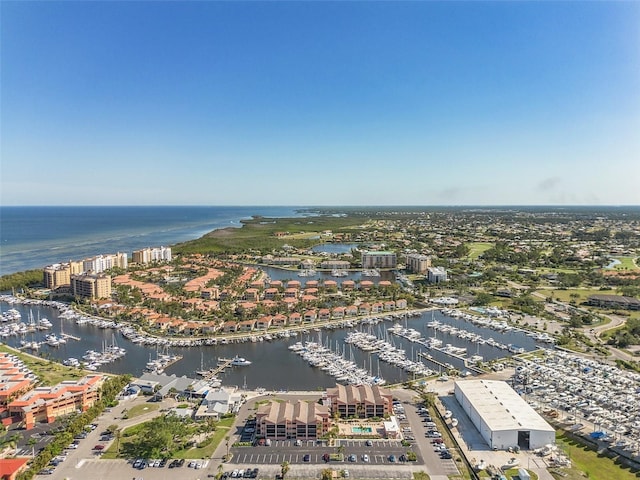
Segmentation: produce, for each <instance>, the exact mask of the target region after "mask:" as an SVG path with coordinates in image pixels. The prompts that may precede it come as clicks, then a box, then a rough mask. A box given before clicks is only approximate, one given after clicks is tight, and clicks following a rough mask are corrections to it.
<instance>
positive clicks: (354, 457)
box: [349, 454, 358, 462]
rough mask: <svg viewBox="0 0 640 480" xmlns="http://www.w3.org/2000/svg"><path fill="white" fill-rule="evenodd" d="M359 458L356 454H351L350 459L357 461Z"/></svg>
mask: <svg viewBox="0 0 640 480" xmlns="http://www.w3.org/2000/svg"><path fill="white" fill-rule="evenodd" d="M357 460H358V457H356V456H355V455H354V454H351V455H349V461H350V462H355V461H357Z"/></svg>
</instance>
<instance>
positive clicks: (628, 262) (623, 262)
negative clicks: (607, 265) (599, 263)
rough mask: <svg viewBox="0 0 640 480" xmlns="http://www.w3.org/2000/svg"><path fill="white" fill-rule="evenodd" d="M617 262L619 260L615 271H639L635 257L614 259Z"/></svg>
mask: <svg viewBox="0 0 640 480" xmlns="http://www.w3.org/2000/svg"><path fill="white" fill-rule="evenodd" d="M613 258H614V259H615V260H618V261H619V262H620V263H618V264H617V265H616V266H615V267H613V268H614V269H615V270H631V271H633V270H639V269H640V268H638V266H637V265H636V264H635V262H634V261H633V260H634V257H613Z"/></svg>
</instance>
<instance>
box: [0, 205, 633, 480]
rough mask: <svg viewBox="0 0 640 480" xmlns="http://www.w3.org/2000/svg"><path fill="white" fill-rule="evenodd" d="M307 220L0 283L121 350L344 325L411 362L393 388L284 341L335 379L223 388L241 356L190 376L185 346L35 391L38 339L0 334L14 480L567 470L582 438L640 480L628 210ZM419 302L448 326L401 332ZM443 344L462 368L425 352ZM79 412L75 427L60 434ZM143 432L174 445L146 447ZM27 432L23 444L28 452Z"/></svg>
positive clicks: (572, 474)
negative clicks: (114, 386)
mask: <svg viewBox="0 0 640 480" xmlns="http://www.w3.org/2000/svg"><path fill="white" fill-rule="evenodd" d="M312 213H313V215H310V216H308V217H302V218H289V219H268V220H266V219H263V218H260V217H255V218H253V219H251V220H248V221H246V222H244V226H243V227H242V228H241V229H223V230H218V231H214V232H211V233H210V234H207V235H205V236H204V237H202V238H200V239H196V240H193V241H191V242H186V243H183V244H178V245H171V246H149V247H148V248H144V249H140V250H136V251H133V252H131V254H129V252H105V253H103V254H101V255H97V256H94V257H91V258H85V259H78V260H68V259H60V262H59V263H56V264H52V265H47V266H43V269H42V271H41V272H39V278H38V280H37V281H35V280H33V279H31V280H29V281H24V278H25V277H24V276H20V275H13V276H12V275H8V276H6V277H4V278H3V282H4V283H3V284H4V285H10V286H11V288H12V293H11V294H10V295H9V294H8V293H7V294H5V295H4V296H3V297H2V299H3V300H4V301H5V302H7V303H8V304H12V303H15V304H21V303H25V304H31V305H47V306H50V307H51V308H56V309H58V311H59V312H60V316H61V318H64V319H66V320H68V321H73V320H76V321H78V320H79V319H82V321H91V322H94V323H95V324H98V323H101V325H102V327H103V328H113V329H116V330H119V331H120V333H121V334H122V335H123V336H124V337H125V338H126V339H127V341H130V342H134V343H138V344H142V345H152V346H153V345H156V346H180V347H189V346H215V345H226V344H232V343H234V342H254V343H259V342H263V341H265V340H267V341H268V340H275V341H284V340H285V339H289V338H290V337H291V336H295V335H298V334H300V333H301V332H313V331H318V332H320V331H321V330H322V329H325V328H327V329H329V328H330V329H335V328H338V329H345V330H352V332H351V333H350V334H349V335H348V336H347V337H345V340H344V342H345V343H350V344H353V345H354V346H355V347H356V348H358V349H360V350H362V351H364V352H371V353H370V354H371V355H373V354H375V355H377V357H378V358H379V359H382V360H383V361H385V362H387V363H389V364H391V365H395V366H397V367H398V368H403V369H405V370H406V371H407V372H409V373H410V376H407V380H406V381H404V382H400V383H398V384H396V385H388V384H386V382H385V381H384V379H383V378H381V377H380V376H379V375H376V374H375V372H374V371H373V370H374V369H373V368H367V366H366V365H365V366H364V368H363V366H362V365H357V364H356V362H350V361H349V359H348V358H346V355H345V350H344V348H343V350H342V355H340V351H339V349H338V353H337V354H336V352H334V351H332V350H331V349H329V348H327V347H326V346H324V345H322V344H320V343H319V342H313V341H310V340H307V341H306V342H305V341H299V342H296V343H293V344H291V345H290V346H289V350H291V351H292V352H291V353H292V355H295V354H297V355H299V356H301V357H302V358H304V359H305V360H306V361H307V362H308V363H309V365H310V368H318V369H321V370H323V371H325V372H326V373H327V374H328V375H331V376H333V377H334V378H335V387H331V388H327V389H325V390H324V391H323V392H309V391H304V392H269V391H264V390H263V389H261V390H258V391H250V390H245V389H242V388H241V387H237V386H235V387H231V386H227V385H224V386H223V385H222V383H223V382H221V381H220V379H219V378H218V377H217V375H218V373H219V372H221V371H223V370H224V369H225V368H227V367H230V366H233V365H235V366H238V367H239V368H242V366H249V365H250V364H251V361H249V360H247V359H244V358H241V357H240V356H236V357H232V358H227V359H225V358H220V359H219V365H218V367H216V368H213V369H211V370H206V371H199V372H198V373H197V376H200V377H201V378H196V376H194V378H189V377H176V376H171V375H167V374H165V373H164V368H165V367H166V365H167V364H169V363H171V362H176V361H180V358H178V357H173V358H169V356H168V355H167V356H166V357H167V358H166V359H164V362H165V363H162V362H161V361H159V360H160V359H158V362H159V363H154V364H153V365H151V364H152V363H153V362H151V361H150V364H149V365H148V368H147V373H145V374H144V375H142V376H140V377H138V378H131V377H111V376H109V375H104V374H100V373H99V372H91V371H90V370H91V368H89V371H88V370H87V368H88V367H89V366H90V365H92V364H89V363H88V362H78V364H77V365H71V366H70V367H69V368H68V370H65V371H66V372H67V374H66V375H69V376H68V377H64V375H63V377H62V380H61V381H60V382H57V383H53V382H52V380H44V383H43V378H41V376H43V375H44V376H46V372H43V371H42V370H39V371H38V372H37V373H35V370H34V369H35V368H36V367H37V365H39V363H40V362H42V361H43V360H42V359H41V358H39V355H40V354H39V352H38V348H37V346H34V347H33V349H32V353H33V355H26V354H25V353H24V352H25V351H26V350H29V349H30V348H31V347H30V346H29V345H27V343H32V342H24V348H18V349H17V350H14V349H10V348H9V347H6V349H4V348H5V347H4V346H3V349H4V350H2V352H4V353H0V376H1V377H2V379H3V380H2V382H3V385H4V386H3V389H2V392H0V393H1V395H0V407H1V409H2V413H1V417H2V423H3V425H4V426H5V429H6V434H5V440H4V441H5V444H6V445H9V444H10V443H11V442H13V443H14V444H21V445H22V448H23V449H22V450H20V448H19V447H18V445H16V446H15V449H14V450H12V451H11V452H13V457H12V455H11V454H10V453H8V454H7V455H6V457H7V458H11V459H12V462H8V463H7V462H5V463H6V468H14V467H15V468H14V470H13V473H12V475H17V476H13V477H10V478H33V477H34V476H35V475H36V474H37V475H54V478H67V477H69V478H72V475H71V473H73V470H72V469H71V467H67V466H66V465H68V462H69V460H67V457H74V458H76V460H79V459H81V458H85V459H86V458H89V459H92V460H91V462H89V463H88V464H87V466H83V467H82V468H87V469H88V470H86V472H87V475H88V476H85V478H94V477H95V478H98V476H99V474H98V473H97V472H99V471H100V468H101V467H100V465H103V464H104V462H116V463H113V465H114V467H113V468H117V469H119V470H118V472H120V473H119V474H118V475H121V477H122V478H123V476H124V475H125V474H126V475H129V476H131V474H130V473H129V472H130V471H131V469H132V468H133V469H134V471H137V470H143V469H145V473H144V476H145V478H147V477H149V478H172V477H171V476H170V475H169V474H168V473H167V474H164V473H162V472H164V471H166V472H169V469H175V468H180V469H181V477H182V476H184V478H194V479H195V478H200V476H202V475H201V474H199V473H198V472H199V471H206V472H210V474H209V475H208V476H209V477H214V476H215V477H217V478H220V479H221V478H273V477H274V476H277V477H280V478H285V477H286V478H327V479H328V478H336V477H343V478H349V477H350V478H383V477H385V478H427V477H421V476H420V475H421V474H428V475H430V476H432V477H433V475H443V476H454V477H456V476H458V475H462V476H463V477H464V478H481V477H487V476H489V477H492V478H507V477H512V478H515V477H518V478H520V479H527V478H546V479H550V478H557V479H560V478H566V477H567V476H569V477H568V478H571V479H572V478H579V476H580V475H583V473H584V471H585V469H586V468H588V467H586V466H585V465H589V462H596V459H582V458H572V456H571V455H570V450H569V449H568V448H566V444H569V443H570V442H576V441H577V442H579V443H580V444H582V445H586V446H587V449H589V448H593V449H595V452H598V451H602V449H604V450H605V451H607V452H608V456H609V457H611V458H613V459H614V460H615V461H617V462H618V463H621V464H623V465H627V466H628V467H629V468H630V469H631V470H623V469H622V468H619V467H618V468H619V471H620V475H625V474H626V473H629V472H634V471H635V472H637V471H638V467H639V465H640V457H639V453H640V408H639V407H638V405H639V402H638V401H637V395H638V392H640V362H639V361H638V358H639V357H638V356H639V355H640V215H639V214H638V212H637V210H635V211H634V210H629V211H628V210H624V209H622V210H620V211H617V210H611V211H608V212H599V211H597V210H594V211H592V210H589V209H586V208H585V209H571V210H566V211H565V210H562V209H553V208H549V209H544V208H528V209H527V208H523V209H517V208H512V209H480V208H461V209H444V208H443V209H431V210H420V209H417V208H407V209H405V210H403V209H399V208H397V209H387V210H383V209H380V210H374V209H357V208H352V209H343V210H338V209H335V210H334V209H324V210H322V209H321V210H315V211H313V212H312ZM429 311H433V312H435V311H437V312H438V314H439V315H444V316H445V317H446V318H449V319H452V322H453V323H451V324H443V323H442V322H439V321H436V320H435V319H433V318H432V319H431V321H430V322H429V323H426V322H425V323H424V329H423V330H416V329H412V328H409V327H410V326H411V325H410V322H411V320H410V319H411V318H414V317H416V316H421V315H426V313H425V312H429ZM422 318H423V319H424V318H425V317H422ZM2 321H3V324H4V325H5V327H6V332H7V337H8V336H10V335H14V334H18V333H16V332H18V327H17V325H19V323H20V313H19V312H18V311H17V310H15V309H9V310H6V309H4V308H3V312H2ZM379 322H382V323H379ZM384 322H390V323H389V324H388V326H384V332H385V333H384V335H381V333H380V332H382V328H381V327H378V332H379V333H378V334H377V335H376V331H375V330H374V329H373V328H370V327H369V328H365V326H367V325H368V326H372V325H378V324H380V325H384ZM456 322H457V323H456ZM8 325H16V327H15V328H13V329H12V328H9V327H8ZM392 325H393V326H392ZM471 325H473V326H474V327H473V328H477V329H480V330H472V329H471ZM5 327H3V328H5ZM427 327H428V328H429V329H431V331H433V332H434V335H433V336H431V337H429V334H428V333H425V330H427ZM25 328H29V327H28V325H27V326H25ZM33 328H34V329H35V328H37V326H34V327H33ZM44 328H46V327H44ZM484 328H486V329H487V331H495V332H502V333H504V332H514V334H516V333H517V334H518V335H521V336H522V338H525V337H527V338H531V339H533V340H535V342H536V345H537V347H536V348H535V349H532V350H531V349H530V350H527V351H525V349H524V348H521V347H519V346H517V345H511V344H510V345H506V342H505V344H504V345H503V344H500V342H497V341H496V340H495V339H494V338H488V334H484V333H483V331H482V329H484ZM28 331H33V330H25V332H28ZM3 332H4V330H3ZM437 332H440V335H443V334H445V333H446V334H448V335H452V336H453V335H454V334H455V335H457V337H458V338H461V339H463V340H464V341H465V342H468V344H469V345H476V346H478V348H479V345H485V344H486V345H489V346H491V347H495V348H503V349H504V355H503V358H500V359H497V360H495V359H494V360H486V359H484V358H483V357H482V356H481V355H475V356H472V355H471V353H472V352H469V355H467V347H466V346H464V347H461V346H459V345H458V346H456V345H455V344H454V345H451V344H448V345H446V346H445V345H443V344H442V340H441V339H438V338H436V337H437ZM478 332H480V333H478ZM495 335H497V334H495ZM495 335H494V336H495ZM3 336H4V333H3ZM389 336H393V337H394V338H402V339H404V340H403V341H406V342H411V344H412V345H415V346H416V347H420V348H423V353H422V354H421V355H422V357H420V356H419V355H418V356H416V355H414V356H411V355H408V354H407V352H406V350H407V349H406V348H404V349H403V348H400V347H396V346H395V345H394V344H393V341H389V339H388V338H389ZM438 341H439V343H438ZM114 343H115V342H114ZM465 345H467V344H465ZM266 346H267V343H266V342H265V343H264V348H267V347H266ZM412 349H413V347H412ZM436 351H437V352H441V353H443V354H445V355H449V356H450V358H452V359H454V360H455V359H457V360H459V361H460V362H462V364H463V365H464V366H465V367H466V368H461V367H459V366H457V365H458V364H456V365H452V364H450V363H449V362H445V361H441V360H437V359H435V358H433V357H431V355H430V354H429V353H428V352H436ZM122 354H124V352H123V353H122ZM420 358H422V359H423V360H424V362H423V361H421V360H420ZM377 361H378V362H379V361H380V360H377ZM370 363H371V360H370ZM97 365H98V368H99V362H98V363H97ZM59 367H60V368H66V367H62V366H59ZM440 367H442V368H440ZM56 368H57V367H56ZM274 368H284V366H282V365H274ZM467 377H469V378H467ZM107 379H108V380H107ZM113 379H118V380H117V381H118V382H120V383H118V392H117V395H115V394H114V395H113V398H109V399H108V401H107V400H106V398H105V397H104V388H105V387H104V385H105V384H108V382H114V381H115V380H113ZM105 382H107V383H105ZM612 392H615V395H612V394H611V393H612ZM274 397H275V398H274ZM149 405H152V406H151V407H150V406H149ZM158 405H159V406H161V407H162V408H161V409H158V410H157V411H156V408H158V407H157V406H158ZM142 408H147V409H149V410H148V411H147V410H145V411H144V412H145V413H142V412H143V411H142V410H140V413H139V415H142V416H141V419H142V420H144V421H142V420H141V421H140V423H138V422H133V421H132V418H133V417H134V416H135V415H133V416H132V415H131V412H132V411H137V410H139V409H142ZM107 410H108V411H107ZM160 410H162V411H163V413H162V414H161V412H160ZM127 412H129V413H127ZM76 415H81V416H83V422H84V423H82V422H80V423H82V425H80V426H79V427H77V426H74V427H71V426H70V425H76V423H73V422H71V421H70V420H69V418H73V417H74V416H76ZM89 416H90V417H91V418H89ZM99 416H102V418H108V420H106V419H105V420H102V421H101V420H100V418H101V417H99ZM116 416H118V420H116ZM147 417H148V418H147ZM129 421H131V424H130V425H129V423H128V422H129ZM105 422H107V423H108V424H106V423H105ZM121 422H123V423H122V426H120V425H121ZM173 422H178V423H176V424H175V425H174V423H173ZM178 424H181V425H183V427H177V425H178ZM47 425H51V426H53V425H55V426H56V428H58V427H59V428H61V430H60V432H63V431H65V430H64V429H65V428H67V429H69V428H71V430H67V432H71V433H72V434H71V435H70V436H67V437H64V439H63V440H60V442H54V443H56V445H58V447H56V448H54V447H50V446H44V444H43V446H42V447H41V452H40V453H38V454H36V452H35V446H36V445H38V443H39V440H38V439H37V437H34V436H32V432H34V431H35V432H40V431H41V430H43V426H47ZM61 425H64V426H62V427H61ZM92 425H96V426H92ZM185 425H187V426H186V427H185ZM85 427H86V428H85ZM180 428H182V429H183V430H184V431H183V432H182V433H180V434H179V433H177V432H178V431H179V430H180ZM93 429H96V430H102V433H101V434H100V435H98V432H97V431H96V432H93ZM154 429H155V430H154ZM46 431H47V435H57V434H56V433H55V432H52V431H51V430H49V429H47V430H46ZM127 431H128V432H135V433H131V434H130V435H128V434H126V433H125V432H127ZM152 431H162V432H165V433H166V435H165V433H163V434H162V435H163V436H162V439H161V438H159V437H158V438H156V437H155V434H152V433H151V432H152ZM16 432H31V433H28V435H24V434H22V433H16ZM167 432H173V433H171V434H169V433H167ZM58 434H59V432H58ZM16 435H18V436H16ZM88 436H89V437H90V441H88V442H87V441H86V440H85V438H86V437H88ZM18 437H20V438H18ZM152 437H153V438H152ZM11 438H12V439H13V440H9V439H11ZM55 438H58V437H55ZM150 438H152V440H150ZM156 440H157V441H156ZM94 443H95V445H89V444H94ZM29 444H30V445H31V446H33V447H34V448H33V450H34V451H33V452H31V453H32V455H26V450H28V449H27V448H26V447H27V446H28V445H29ZM87 445H89V446H87ZM18 451H22V453H23V454H22V455H17V454H16V452H18ZM8 452H9V451H8ZM265 452H268V453H269V454H268V455H264V453H265ZM595 452H594V455H595V457H597V454H596V453H595ZM45 458H46V462H45V461H44V460H43V459H45ZM97 458H101V460H100V461H98V462H95V459H97ZM181 459H183V460H181ZM184 459H186V460H187V462H188V463H187V465H184V466H183V464H184V463H185V462H184ZM125 460H128V461H129V463H127V462H125ZM605 460H609V459H608V458H607V456H606V455H605V458H604V459H602V460H601V461H602V462H604V461H605ZM181 461H182V463H181ZM2 462H4V460H0V465H3V463H2ZM117 462H120V463H117ZM581 462H582V463H581ZM584 462H586V463H584ZM74 463H75V462H74ZM593 464H594V463H592V464H591V465H593ZM595 464H596V465H597V463H595ZM165 465H167V466H166V467H165ZM149 467H150V468H149ZM185 467H186V468H185ZM188 467H192V470H187V468H188ZM2 468H5V467H2ZM172 471H173V470H172ZM19 472H22V473H19ZM187 472H189V473H187ZM616 472H617V471H616ZM183 473H184V475H183ZM92 475H93V476H92ZM166 475H169V476H166ZM616 475H617V473H616ZM629 475H632V473H629ZM101 478H102V477H101ZM104 478H107V477H104ZM109 478H116V477H115V476H114V477H109ZM118 478H120V477H118ZM134 478H136V477H135V474H134ZM616 478H627V477H624V476H619V477H618V476H616ZM629 478H630V477H629Z"/></svg>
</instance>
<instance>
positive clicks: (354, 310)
mask: <svg viewBox="0 0 640 480" xmlns="http://www.w3.org/2000/svg"><path fill="white" fill-rule="evenodd" d="M344 313H345V315H346V316H347V317H356V316H357V315H358V307H357V306H355V305H349V306H348V307H346V308H345V311H344Z"/></svg>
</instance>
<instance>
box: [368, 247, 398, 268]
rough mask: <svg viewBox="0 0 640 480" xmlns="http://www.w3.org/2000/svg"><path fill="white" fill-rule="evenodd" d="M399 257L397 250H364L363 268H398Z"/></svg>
mask: <svg viewBox="0 0 640 480" xmlns="http://www.w3.org/2000/svg"><path fill="white" fill-rule="evenodd" d="M396 265H397V258H396V254H395V252H383V251H379V252H376V251H369V252H362V268H364V269H372V268H396Z"/></svg>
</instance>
